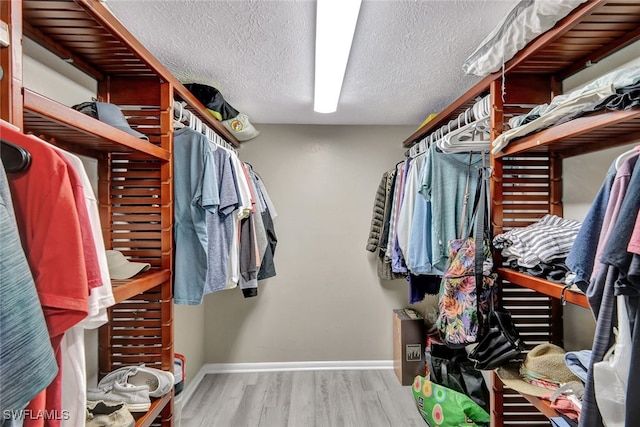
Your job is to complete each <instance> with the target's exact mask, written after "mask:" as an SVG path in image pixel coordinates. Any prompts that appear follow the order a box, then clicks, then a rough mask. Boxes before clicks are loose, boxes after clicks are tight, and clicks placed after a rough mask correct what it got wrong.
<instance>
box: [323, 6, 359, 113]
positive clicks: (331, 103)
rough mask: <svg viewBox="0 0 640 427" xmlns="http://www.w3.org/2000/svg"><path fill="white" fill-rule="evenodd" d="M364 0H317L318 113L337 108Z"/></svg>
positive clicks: (331, 111) (328, 111) (332, 110)
mask: <svg viewBox="0 0 640 427" xmlns="http://www.w3.org/2000/svg"><path fill="white" fill-rule="evenodd" d="M361 2H362V0H317V3H318V5H317V11H316V75H315V94H314V103H313V110H314V111H316V112H318V113H333V112H335V111H336V109H337V108H338V99H339V98H340V90H341V89H342V80H343V79H344V72H345V70H346V68H347V61H348V60H349V51H350V50H351V42H352V41H353V34H354V32H355V30H356V22H357V21H358V14H359V13H360V3H361Z"/></svg>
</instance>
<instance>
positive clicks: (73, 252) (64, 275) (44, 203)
mask: <svg viewBox="0 0 640 427" xmlns="http://www.w3.org/2000/svg"><path fill="white" fill-rule="evenodd" d="M5 131H6V132H5ZM3 138H5V139H7V140H10V141H11V142H13V143H15V144H17V145H19V146H21V147H23V148H25V149H26V150H27V151H29V152H30V153H31V166H30V167H29V169H27V170H26V171H24V172H20V173H12V174H8V178H9V187H10V189H11V196H12V200H13V207H14V210H15V214H16V220H17V223H18V229H19V231H20V240H21V242H22V246H23V248H24V252H25V254H26V256H27V261H28V262H29V267H30V268H31V272H32V275H33V279H34V281H35V284H36V289H37V291H38V296H39V298H40V303H41V304H42V309H43V312H44V316H45V321H46V323H47V328H48V330H49V336H50V337H51V344H52V346H53V349H54V351H55V352H56V353H59V346H60V341H61V339H62V335H63V334H64V332H65V331H66V330H67V329H69V328H71V327H72V326H73V325H75V324H76V323H78V322H80V321H81V320H82V319H84V318H85V317H86V316H87V313H88V295H89V288H88V279H87V267H86V265H85V258H84V254H83V244H82V234H81V231H80V229H81V228H80V221H79V219H78V210H77V207H76V202H75V198H74V193H73V189H72V185H71V180H70V178H69V171H68V170H67V165H66V164H65V162H64V161H63V160H62V159H61V158H60V156H59V155H58V154H57V153H56V152H55V151H54V150H53V149H52V148H51V146H49V145H48V144H47V143H45V142H43V141H40V140H38V139H37V138H32V137H27V136H25V135H22V134H21V133H19V132H14V131H8V130H6V129H3ZM57 356H59V354H57ZM58 360H60V359H58ZM61 380H62V369H60V370H59V372H58V375H57V376H56V378H55V379H54V381H53V382H52V383H51V385H50V386H49V387H48V388H47V390H46V410H48V411H52V410H57V413H58V414H60V413H61V410H62V408H61V407H60V406H61V395H60V394H61V390H62V388H61V385H62V382H61ZM34 400H37V399H34ZM40 402H42V400H40ZM32 404H34V405H35V402H32ZM29 408H30V409H32V410H33V411H34V412H33V413H35V411H38V410H42V409H45V408H42V407H41V406H38V405H35V407H34V406H32V405H30V406H29ZM41 423H42V420H25V426H32V425H41ZM46 425H48V426H57V425H59V420H51V421H47V422H46Z"/></svg>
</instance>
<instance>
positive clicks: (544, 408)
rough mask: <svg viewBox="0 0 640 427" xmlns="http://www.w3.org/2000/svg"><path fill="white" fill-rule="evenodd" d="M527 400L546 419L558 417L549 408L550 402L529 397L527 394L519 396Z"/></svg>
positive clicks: (553, 410)
mask: <svg viewBox="0 0 640 427" xmlns="http://www.w3.org/2000/svg"><path fill="white" fill-rule="evenodd" d="M520 395H521V396H522V397H524V398H525V399H527V401H528V402H529V403H531V404H532V405H533V406H535V407H536V409H537V410H538V411H540V412H541V413H542V414H544V415H545V416H546V417H548V418H553V417H559V416H560V415H558V413H557V412H556V411H555V409H553V408H552V407H551V402H549V401H548V400H544V399H540V398H539V397H535V396H531V395H529V394H522V393H521V394H520Z"/></svg>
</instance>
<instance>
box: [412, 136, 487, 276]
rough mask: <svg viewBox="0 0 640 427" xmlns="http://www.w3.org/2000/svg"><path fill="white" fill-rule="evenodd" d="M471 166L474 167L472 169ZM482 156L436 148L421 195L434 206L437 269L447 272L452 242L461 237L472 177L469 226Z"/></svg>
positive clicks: (432, 149)
mask: <svg viewBox="0 0 640 427" xmlns="http://www.w3.org/2000/svg"><path fill="white" fill-rule="evenodd" d="M469 165H471V167H470V168H469ZM481 165H482V157H481V156H480V154H473V155H471V156H470V155H469V153H443V152H441V151H438V150H437V149H436V145H435V144H432V145H431V147H430V149H429V157H428V158H427V159H426V162H425V165H424V167H423V168H422V174H421V177H420V182H421V188H420V193H421V194H422V195H423V196H424V197H425V199H426V200H427V201H429V202H431V211H432V215H431V222H432V224H431V246H432V252H431V255H432V259H431V264H432V266H433V267H435V268H437V269H439V270H442V271H444V270H445V269H446V267H447V261H448V259H449V251H448V245H449V241H450V240H453V239H456V238H460V237H462V238H464V237H468V236H458V233H459V228H460V220H461V217H462V210H463V206H464V194H465V188H466V186H467V185H466V184H467V176H468V177H469V200H468V206H467V211H466V215H465V216H466V218H465V221H466V223H467V224H469V222H470V220H471V216H472V211H473V200H474V196H475V194H476V187H477V184H478V168H479V167H480V166H481Z"/></svg>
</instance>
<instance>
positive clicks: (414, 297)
mask: <svg viewBox="0 0 640 427" xmlns="http://www.w3.org/2000/svg"><path fill="white" fill-rule="evenodd" d="M407 279H408V280H409V304H415V303H418V302H420V301H422V300H423V299H424V297H425V296H426V295H438V291H439V290H440V281H441V280H442V278H441V277H440V276H434V275H430V274H425V275H419V276H416V275H414V274H409V277H408V278H407Z"/></svg>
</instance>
